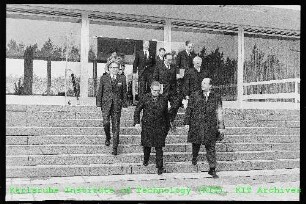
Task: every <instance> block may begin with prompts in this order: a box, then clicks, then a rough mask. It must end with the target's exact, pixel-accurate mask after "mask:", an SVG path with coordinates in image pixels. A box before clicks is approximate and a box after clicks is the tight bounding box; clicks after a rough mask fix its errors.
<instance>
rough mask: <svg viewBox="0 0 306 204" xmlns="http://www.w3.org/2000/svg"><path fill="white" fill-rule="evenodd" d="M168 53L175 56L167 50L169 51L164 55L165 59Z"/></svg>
mask: <svg viewBox="0 0 306 204" xmlns="http://www.w3.org/2000/svg"><path fill="white" fill-rule="evenodd" d="M168 55H171V56H173V55H172V54H171V53H170V52H167V53H166V54H165V55H164V59H166V58H167V56H168Z"/></svg>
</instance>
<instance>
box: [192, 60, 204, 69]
mask: <svg viewBox="0 0 306 204" xmlns="http://www.w3.org/2000/svg"><path fill="white" fill-rule="evenodd" d="M193 64H194V68H196V69H200V68H201V65H202V60H201V59H195V60H194V61H193Z"/></svg>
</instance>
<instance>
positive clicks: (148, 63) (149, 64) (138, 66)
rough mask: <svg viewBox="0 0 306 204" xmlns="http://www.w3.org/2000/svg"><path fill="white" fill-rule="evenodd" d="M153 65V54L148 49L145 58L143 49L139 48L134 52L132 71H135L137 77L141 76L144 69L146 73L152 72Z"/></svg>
mask: <svg viewBox="0 0 306 204" xmlns="http://www.w3.org/2000/svg"><path fill="white" fill-rule="evenodd" d="M154 66H155V56H153V54H152V53H151V52H150V51H149V56H148V57H147V58H146V57H145V55H144V51H143V50H140V51H137V52H136V55H135V60H134V63H133V73H134V74H135V73H137V71H138V77H141V76H142V74H143V73H144V72H145V71H146V72H147V73H151V74H153V72H154Z"/></svg>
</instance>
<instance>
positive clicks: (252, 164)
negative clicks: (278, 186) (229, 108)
mask: <svg viewBox="0 0 306 204" xmlns="http://www.w3.org/2000/svg"><path fill="white" fill-rule="evenodd" d="M164 167H165V169H166V171H167V172H168V173H195V172H207V171H208V169H209V167H208V164H207V162H205V161H203V162H198V165H196V166H194V165H191V163H190V161H188V162H165V163H164ZM286 168H290V169H292V168H300V159H277V160H238V161H219V162H218V165H217V168H216V170H217V171H237V169H238V170H241V171H248V170H265V169H266V170H268V169H286ZM146 173H147V174H156V173H157V170H156V166H155V164H154V163H151V164H149V165H148V166H146V167H145V166H143V165H142V163H120V164H117V163H116V164H91V165H41V166H11V167H6V177H7V178H25V177H27V178H35V177H56V176H60V177H65V176H102V175H123V174H146Z"/></svg>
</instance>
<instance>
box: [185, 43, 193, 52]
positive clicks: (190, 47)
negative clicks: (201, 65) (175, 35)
mask: <svg viewBox="0 0 306 204" xmlns="http://www.w3.org/2000/svg"><path fill="white" fill-rule="evenodd" d="M186 50H187V51H188V52H191V51H192V50H193V44H192V43H189V44H188V45H187V46H186Z"/></svg>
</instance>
